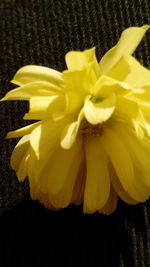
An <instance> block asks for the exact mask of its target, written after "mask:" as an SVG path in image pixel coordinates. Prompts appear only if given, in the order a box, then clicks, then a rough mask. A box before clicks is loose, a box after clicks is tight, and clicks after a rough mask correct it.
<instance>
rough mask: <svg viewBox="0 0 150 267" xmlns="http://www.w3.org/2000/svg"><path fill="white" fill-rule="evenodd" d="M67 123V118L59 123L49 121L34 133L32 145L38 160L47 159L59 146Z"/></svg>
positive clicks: (32, 134)
mask: <svg viewBox="0 0 150 267" xmlns="http://www.w3.org/2000/svg"><path fill="white" fill-rule="evenodd" d="M67 123H68V118H67V117H66V118H65V119H62V120H59V121H58V120H56V121H54V120H52V119H49V120H47V121H44V122H43V123H42V124H40V125H39V126H38V127H36V129H34V130H33V131H32V133H31V136H30V144H31V147H32V149H33V151H34V152H35V154H36V156H37V158H38V160H40V161H43V160H45V159H47V157H48V156H49V154H50V153H51V151H53V149H55V147H56V145H57V144H59V140H60V134H61V131H62V129H63V127H64V126H65V125H66V124H67Z"/></svg>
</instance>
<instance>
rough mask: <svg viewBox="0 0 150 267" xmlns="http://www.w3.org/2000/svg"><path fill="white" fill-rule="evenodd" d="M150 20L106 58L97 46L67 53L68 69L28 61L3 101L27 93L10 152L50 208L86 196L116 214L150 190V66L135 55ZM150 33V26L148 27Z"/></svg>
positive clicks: (91, 206) (87, 207)
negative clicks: (118, 208)
mask: <svg viewBox="0 0 150 267" xmlns="http://www.w3.org/2000/svg"><path fill="white" fill-rule="evenodd" d="M148 28H149V26H148V25H144V26H142V27H130V28H128V29H126V30H124V31H123V33H122V34H121V36H120V39H119V41H118V42H117V44H116V45H115V46H114V47H113V48H111V49H110V50H109V51H108V52H107V53H106V54H105V55H104V56H103V58H102V59H101V60H100V62H99V63H98V60H97V58H96V55H95V48H91V49H88V50H85V51H82V52H80V51H71V52H69V53H67V54H66V57H65V59H66V65H67V68H68V69H66V70H65V71H63V72H62V73H61V72H58V71H56V70H53V69H50V68H47V67H42V66H34V65H31V66H24V67H22V68H21V69H20V70H18V72H17V73H16V75H15V77H14V78H13V80H12V82H13V83H14V84H16V85H18V87H17V88H16V89H14V90H11V91H10V92H8V93H7V94H6V95H5V96H4V97H3V98H2V99H1V101H6V100H28V101H29V112H28V113H27V114H25V116H24V119H25V120H37V122H35V123H33V124H29V125H27V126H25V127H23V128H21V129H17V130H15V131H11V132H9V133H8V134H7V138H16V137H22V138H21V139H20V141H19V142H18V144H17V145H16V147H15V148H14V150H13V152H12V156H11V167H12V169H14V170H15V172H16V175H17V177H18V180H19V181H20V182H21V181H23V180H24V179H25V178H26V177H28V179H29V185H30V194H31V198H32V199H37V200H39V201H40V202H42V203H43V204H44V205H45V207H47V208H48V209H54V210H56V209H60V208H65V207H67V206H68V205H69V204H70V203H73V204H75V205H80V204H82V203H83V210H84V212H85V213H89V214H90V213H93V212H95V211H98V212H100V213H103V214H107V215H108V214H111V213H112V212H113V211H114V210H115V209H116V206H117V202H118V197H119V198H121V199H122V200H123V201H125V202H126V203H128V204H132V205H135V204H137V203H140V202H145V201H146V200H147V199H148V198H149V196H150V115H149V114H150V70H149V69H147V68H145V67H144V66H142V65H141V64H140V63H139V62H138V61H137V60H136V59H135V58H134V57H133V56H132V54H133V52H134V51H135V49H136V47H137V46H138V44H139V43H140V42H141V40H142V38H143V37H144V34H145V33H146V31H147V30H148ZM148 34H149V33H148Z"/></svg>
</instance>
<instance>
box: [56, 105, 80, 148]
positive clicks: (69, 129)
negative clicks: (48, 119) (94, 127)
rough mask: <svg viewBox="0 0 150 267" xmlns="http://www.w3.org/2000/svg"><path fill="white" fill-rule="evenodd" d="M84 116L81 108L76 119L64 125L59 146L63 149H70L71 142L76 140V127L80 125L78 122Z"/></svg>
mask: <svg viewBox="0 0 150 267" xmlns="http://www.w3.org/2000/svg"><path fill="white" fill-rule="evenodd" d="M83 118H84V112H83V109H81V111H80V113H79V115H78V119H77V121H74V122H72V123H69V124H67V125H66V126H65V128H64V130H63V132H62V135H61V143H60V144H61V147H62V148H64V149H70V147H71V146H72V145H73V143H74V142H75V140H76V136H77V133H78V129H79V127H80V123H81V121H82V120H83Z"/></svg>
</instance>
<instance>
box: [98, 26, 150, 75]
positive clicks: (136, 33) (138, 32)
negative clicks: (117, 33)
mask: <svg viewBox="0 0 150 267" xmlns="http://www.w3.org/2000/svg"><path fill="white" fill-rule="evenodd" d="M148 29H149V26H148V25H144V26H143V27H130V28H128V29H126V30H124V31H123V33H122V34H121V37H120V39H119V41H118V43H117V44H116V45H115V46H114V47H113V48H111V49H110V50H109V51H108V52H107V53H106V54H105V55H104V56H103V58H102V59H101V61H100V63H99V64H100V70H101V72H102V73H107V72H108V71H109V70H111V69H112V67H113V66H114V65H115V64H116V63H117V62H118V61H119V60H120V59H121V57H123V56H127V55H132V54H133V52H134V51H135V49H136V48H137V46H138V45H139V43H140V42H141V40H142V38H143V36H144V34H145V32H146V31H147V30H148Z"/></svg>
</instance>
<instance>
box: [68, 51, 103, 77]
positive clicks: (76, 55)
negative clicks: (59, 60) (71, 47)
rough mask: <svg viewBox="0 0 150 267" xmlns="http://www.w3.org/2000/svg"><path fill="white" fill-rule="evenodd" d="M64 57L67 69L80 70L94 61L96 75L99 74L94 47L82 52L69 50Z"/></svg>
mask: <svg viewBox="0 0 150 267" xmlns="http://www.w3.org/2000/svg"><path fill="white" fill-rule="evenodd" d="M65 59H66V64H67V67H68V70H81V69H82V68H84V67H85V66H87V65H88V64H89V63H91V62H94V68H95V72H96V74H97V75H98V76H99V75H100V67H99V65H98V62H97V59H96V55H95V47H93V48H91V49H87V50H85V51H82V52H81V51H70V52H68V53H67V54H66V57H65Z"/></svg>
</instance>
